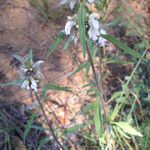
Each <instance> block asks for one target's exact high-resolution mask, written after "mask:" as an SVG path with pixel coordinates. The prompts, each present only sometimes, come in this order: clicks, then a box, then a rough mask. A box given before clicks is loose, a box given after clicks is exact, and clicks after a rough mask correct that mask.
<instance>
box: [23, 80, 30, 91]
mask: <svg viewBox="0 0 150 150" xmlns="http://www.w3.org/2000/svg"><path fill="white" fill-rule="evenodd" d="M29 84H30V83H29V81H28V80H24V81H23V83H22V85H21V87H22V88H23V89H26V90H30V86H29Z"/></svg>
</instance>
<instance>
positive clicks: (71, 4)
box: [59, 0, 94, 10]
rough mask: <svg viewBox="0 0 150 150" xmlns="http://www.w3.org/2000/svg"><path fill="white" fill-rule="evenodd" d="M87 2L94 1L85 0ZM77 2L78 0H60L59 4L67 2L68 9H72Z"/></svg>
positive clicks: (92, 1) (91, 0)
mask: <svg viewBox="0 0 150 150" xmlns="http://www.w3.org/2000/svg"><path fill="white" fill-rule="evenodd" d="M86 1H87V2H88V3H94V0H86ZM77 2H78V0H60V3H59V5H66V4H68V5H69V7H70V9H71V10H73V9H74V6H75V4H76V3H77Z"/></svg>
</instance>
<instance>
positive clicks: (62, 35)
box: [48, 32, 64, 56]
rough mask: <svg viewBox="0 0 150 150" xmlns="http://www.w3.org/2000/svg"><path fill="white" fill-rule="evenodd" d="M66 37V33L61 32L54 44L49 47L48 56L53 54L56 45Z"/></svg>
mask: <svg viewBox="0 0 150 150" xmlns="http://www.w3.org/2000/svg"><path fill="white" fill-rule="evenodd" d="M63 37H64V33H63V32H61V33H60V34H59V35H58V37H57V39H56V40H55V41H54V42H53V43H52V45H51V46H50V48H49V49H48V56H49V55H51V54H52V52H53V51H54V50H55V48H56V46H57V45H58V44H59V43H60V42H61V40H62V39H63Z"/></svg>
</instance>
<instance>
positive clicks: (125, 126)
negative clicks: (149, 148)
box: [113, 121, 143, 137]
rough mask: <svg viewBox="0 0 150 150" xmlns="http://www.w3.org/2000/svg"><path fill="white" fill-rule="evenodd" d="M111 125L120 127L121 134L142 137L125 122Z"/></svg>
mask: <svg viewBox="0 0 150 150" xmlns="http://www.w3.org/2000/svg"><path fill="white" fill-rule="evenodd" d="M113 124H115V125H117V126H118V127H120V128H121V129H122V130H123V132H125V133H127V134H129V135H134V136H139V137H143V135H142V134H141V133H140V132H138V131H136V129H135V128H133V127H132V126H131V125H129V124H128V123H127V122H122V121H121V122H113Z"/></svg>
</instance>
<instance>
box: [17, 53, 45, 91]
mask: <svg viewBox="0 0 150 150" xmlns="http://www.w3.org/2000/svg"><path fill="white" fill-rule="evenodd" d="M14 57H15V58H16V59H17V60H19V61H20V62H21V65H20V68H19V71H18V73H19V75H20V80H21V82H22V84H21V87H22V88H23V89H26V90H33V91H35V92H37V91H38V84H39V82H40V79H41V77H42V76H43V75H42V73H41V72H40V65H41V64H42V63H43V61H41V60H40V61H38V62H35V63H34V62H33V58H32V50H30V52H29V54H28V56H26V57H21V56H18V55H14Z"/></svg>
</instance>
